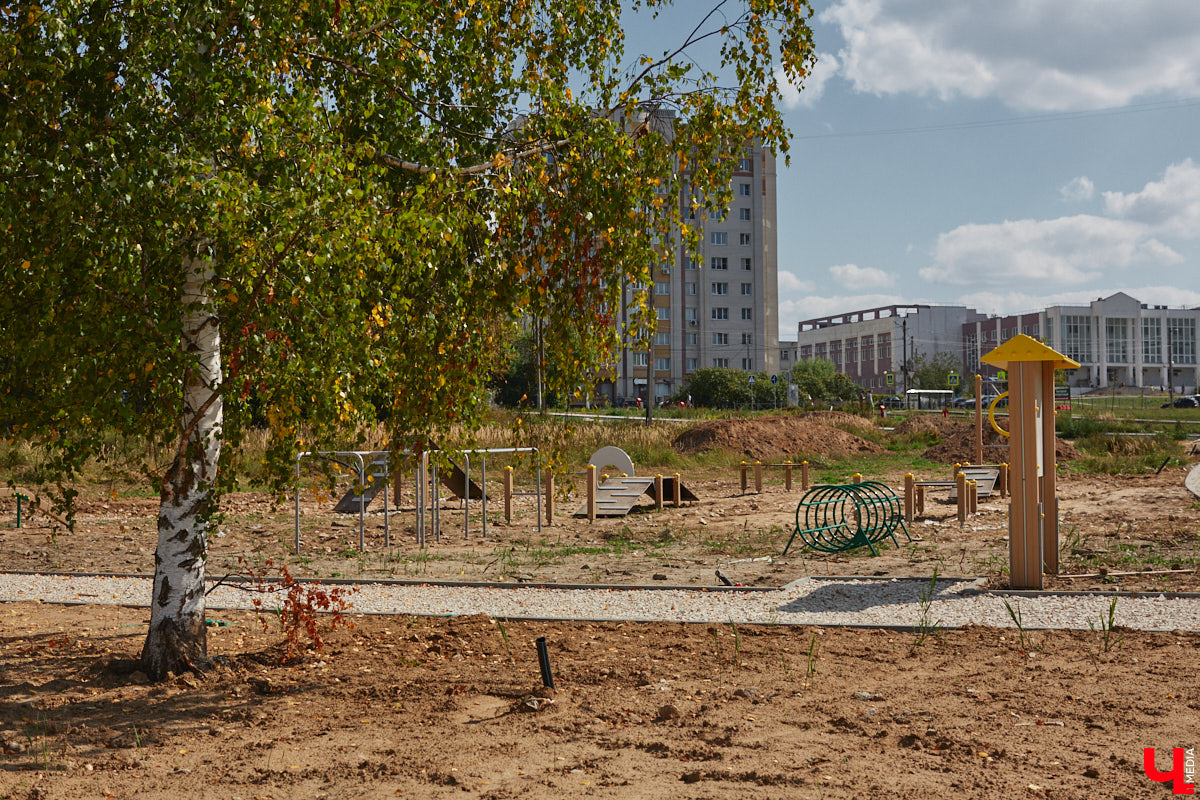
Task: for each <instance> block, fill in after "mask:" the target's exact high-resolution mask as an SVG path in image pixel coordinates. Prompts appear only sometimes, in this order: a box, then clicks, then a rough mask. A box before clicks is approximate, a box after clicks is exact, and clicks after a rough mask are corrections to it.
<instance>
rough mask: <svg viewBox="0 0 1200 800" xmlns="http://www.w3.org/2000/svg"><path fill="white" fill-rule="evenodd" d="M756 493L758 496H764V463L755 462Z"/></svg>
mask: <svg viewBox="0 0 1200 800" xmlns="http://www.w3.org/2000/svg"><path fill="white" fill-rule="evenodd" d="M754 491H755V493H756V494H762V462H761V461H755V462H754Z"/></svg>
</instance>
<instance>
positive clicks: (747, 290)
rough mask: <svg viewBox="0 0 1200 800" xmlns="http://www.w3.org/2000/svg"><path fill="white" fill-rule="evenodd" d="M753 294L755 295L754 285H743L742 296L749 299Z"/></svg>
mask: <svg viewBox="0 0 1200 800" xmlns="http://www.w3.org/2000/svg"><path fill="white" fill-rule="evenodd" d="M752 294H754V284H753V283H743V284H742V296H743V297H749V296H750V295H752Z"/></svg>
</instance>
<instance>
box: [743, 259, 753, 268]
mask: <svg viewBox="0 0 1200 800" xmlns="http://www.w3.org/2000/svg"><path fill="white" fill-rule="evenodd" d="M742 269H754V259H753V258H743V259H742Z"/></svg>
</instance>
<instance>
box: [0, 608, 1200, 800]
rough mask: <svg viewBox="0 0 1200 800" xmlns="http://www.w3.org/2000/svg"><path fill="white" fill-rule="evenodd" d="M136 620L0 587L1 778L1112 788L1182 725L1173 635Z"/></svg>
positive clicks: (425, 791) (814, 790) (641, 789)
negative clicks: (4, 592)
mask: <svg viewBox="0 0 1200 800" xmlns="http://www.w3.org/2000/svg"><path fill="white" fill-rule="evenodd" d="M146 622H147V616H146V612H145V611H143V610H139V609H129V608H117V607H82V606H43V605H37V604H27V603H20V604H8V605H4V606H0V630H2V631H3V635H2V636H0V686H2V687H3V688H2V689H0V695H2V697H3V702H2V703H0V740H2V741H3V748H4V754H3V755H2V756H0V797H5V798H21V799H22V800H24V799H25V798H37V799H38V800H57V799H58V798H101V797H104V798H133V797H137V798H167V797H169V798H178V797H180V796H187V795H191V796H194V797H204V798H242V799H243V800H252V798H260V800H261V798H277V799H281V798H289V799H290V800H319V799H320V798H329V799H330V800H334V799H335V798H384V797H388V798H391V797H420V798H439V797H480V798H497V799H498V798H564V797H613V798H634V797H636V798H643V797H681V798H729V797H737V798H830V800H832V799H833V798H861V797H867V796H875V795H880V796H888V797H897V798H921V800H924V799H925V798H929V797H1015V798H1024V797H1030V798H1073V799H1075V798H1097V799H1099V798H1131V799H1132V798H1144V797H1164V796H1168V795H1169V790H1168V789H1167V788H1165V787H1164V786H1161V785H1158V784H1155V783H1152V782H1151V781H1150V780H1148V779H1147V778H1146V777H1144V775H1143V773H1142V752H1143V748H1145V747H1155V748H1158V753H1159V757H1158V758H1159V768H1160V769H1163V770H1166V769H1169V763H1168V762H1169V759H1170V755H1169V753H1170V748H1172V747H1194V746H1195V745H1196V744H1197V739H1200V731H1198V730H1197V728H1196V725H1195V721H1196V719H1197V718H1200V693H1198V690H1197V686H1196V682H1195V669H1194V668H1195V664H1196V661H1197V658H1200V637H1197V636H1195V635H1192V634H1178V633H1177V634H1171V633H1161V634H1142V633H1132V632H1117V633H1116V634H1115V636H1114V638H1113V639H1112V640H1110V642H1109V645H1108V646H1109V649H1108V651H1107V652H1105V649H1104V648H1105V643H1104V640H1103V639H1102V638H1101V637H1100V636H1099V635H1094V634H1091V633H1049V632H1039V633H1036V634H1034V636H1033V639H1032V641H1027V642H1022V641H1021V640H1020V639H1019V637H1018V636H1017V634H1016V632H1015V631H1008V632H1005V631H996V630H992V629H966V630H958V631H948V632H943V633H941V634H939V635H936V636H931V637H930V638H928V639H926V640H924V642H921V643H918V639H917V637H916V635H915V634H913V633H898V632H889V631H862V630H848V629H807V628H805V629H791V628H783V627H738V628H733V627H731V626H706V625H690V626H689V625H679V624H654V625H647V624H585V623H580V624H565V623H554V624H550V623H523V622H517V621H509V622H507V623H504V622H498V621H495V620H491V619H488V618H484V617H470V618H458V619H429V618H402V617H374V618H358V619H355V620H354V622H355V628H354V629H353V630H346V629H338V630H336V631H333V632H330V633H328V634H327V635H326V644H325V647H324V649H323V650H322V651H321V652H320V653H316V652H310V653H306V654H305V655H304V656H303V657H302V658H300V659H299V660H298V661H296V662H294V663H291V664H288V665H282V664H280V663H279V661H280V656H281V649H280V642H281V636H280V634H279V632H278V630H276V628H275V627H274V626H272V627H271V629H270V631H269V632H268V633H264V632H263V631H262V629H261V627H259V625H258V624H257V621H256V620H255V618H253V617H252V616H251V615H249V614H243V613H222V614H221V616H220V619H219V620H214V623H215V624H214V626H213V627H211V628H210V636H209V642H210V644H209V649H210V654H212V655H214V656H217V660H218V665H217V666H216V667H215V668H214V669H213V670H212V671H210V672H208V673H206V674H203V675H199V676H197V675H185V676H180V677H178V678H176V679H174V680H172V681H169V682H168V683H166V684H159V685H148V684H146V683H145V679H144V676H142V675H140V674H139V673H136V672H131V671H130V670H131V668H132V667H133V664H132V663H131V661H130V660H131V659H133V658H135V657H136V654H137V652H138V649H139V647H140V645H141V638H142V636H143V631H144V629H145V625H146ZM536 637H545V638H546V640H547V642H548V650H549V653H550V660H551V664H552V668H553V673H554V679H555V685H556V690H555V691H554V692H553V693H551V692H545V691H542V694H545V695H549V698H548V699H550V700H552V701H553V702H552V703H545V702H544V701H545V699H546V698H543V697H539V696H538V695H537V693H536V691H540V687H541V682H540V679H539V671H538V662H537V657H536V650H535V646H534V644H535V643H534V640H535V638H536ZM535 708H538V709H539V710H535Z"/></svg>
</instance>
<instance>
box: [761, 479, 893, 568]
mask: <svg viewBox="0 0 1200 800" xmlns="http://www.w3.org/2000/svg"><path fill="white" fill-rule="evenodd" d="M897 528H899V529H900V530H901V531H902V532H903V533H904V536H905V537H906V538H907V539H908V540H909V541H912V537H911V536H910V535H909V533H908V527H907V526H906V525H905V524H904V513H903V509H902V508H901V505H900V498H899V497H897V496H896V493H895V492H893V491H892V490H891V488H890V487H888V486H886V485H884V484H882V483H879V482H878V481H860V482H858V483H848V484H818V485H817V486H814V487H813V488H811V489H809V490H808V492H807V493H806V494H805V495H804V497H802V498H800V505H798V506H796V528H795V530H793V531H792V536H791V538H790V539H788V543H787V545H786V546H785V547H784V548H783V555H785V556H786V555H787V552H788V550H789V549H790V548H791V546H792V542H793V541H795V539H796V537H797V536H799V537H800V540H801V541H803V542H804V543H805V544H806V545H808V546H809V547H810V548H812V549H813V550H820V551H821V552H825V553H840V552H843V551H845V550H853V549H854V548H856V547H863V546H866V547H868V548H870V550H871V554H872V555H878V554H879V553H878V551H876V549H875V545H876V544H878V543H879V542H881V541H883V540H884V539H891V540H892V544H894V545H896V546H899V543H898V542H897V541H896V529H897Z"/></svg>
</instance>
